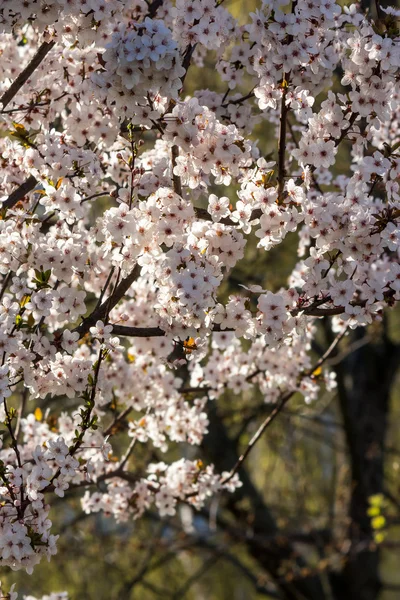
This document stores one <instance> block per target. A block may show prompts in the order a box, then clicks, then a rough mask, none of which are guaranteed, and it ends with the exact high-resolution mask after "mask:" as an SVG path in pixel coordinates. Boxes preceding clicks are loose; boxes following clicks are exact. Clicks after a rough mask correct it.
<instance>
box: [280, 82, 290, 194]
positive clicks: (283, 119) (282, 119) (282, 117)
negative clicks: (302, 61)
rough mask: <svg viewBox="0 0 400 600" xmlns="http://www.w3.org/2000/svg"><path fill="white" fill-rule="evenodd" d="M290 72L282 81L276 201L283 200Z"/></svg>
mask: <svg viewBox="0 0 400 600" xmlns="http://www.w3.org/2000/svg"><path fill="white" fill-rule="evenodd" d="M289 77H290V73H285V76H284V80H283V82H282V87H283V90H282V99H281V114H280V118H279V139H278V202H282V201H283V188H284V187H285V175H286V169H285V153H286V129H287V115H288V111H289V109H288V107H287V105H286V96H287V91H288V87H289Z"/></svg>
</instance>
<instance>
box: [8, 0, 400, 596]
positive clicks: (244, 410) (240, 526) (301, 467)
mask: <svg viewBox="0 0 400 600" xmlns="http://www.w3.org/2000/svg"><path fill="white" fill-rule="evenodd" d="M224 5H225V6H226V7H227V8H228V9H229V10H231V12H232V13H233V15H234V16H235V17H237V18H238V19H239V21H240V22H241V23H244V22H246V20H247V18H248V13H249V12H251V11H253V10H254V9H255V8H256V7H257V5H258V2H257V0H246V2H243V1H242V0H225V3H224ZM364 5H365V6H366V7H367V6H368V5H369V3H368V2H366V3H364ZM370 9H371V10H372V11H373V10H374V9H373V3H372V6H371V7H370ZM336 83H337V82H335V85H336ZM202 88H209V89H212V90H215V91H218V92H225V91H226V87H225V85H224V84H223V82H221V80H220V79H219V77H218V75H217V73H216V72H215V70H214V68H213V57H212V56H209V57H207V59H206V62H205V67H204V68H197V67H192V68H191V70H190V74H189V76H188V78H187V80H186V82H185V91H186V92H187V93H188V94H190V93H192V92H193V91H194V90H195V89H202ZM240 91H241V92H243V93H244V94H246V93H247V92H248V91H249V87H247V88H246V80H244V84H243V85H242V88H241V90H240ZM252 137H253V139H255V140H258V143H259V147H260V149H261V151H262V153H263V154H264V155H268V154H272V156H276V146H277V141H276V136H275V131H274V127H273V126H271V125H269V124H268V123H266V122H265V121H263V122H262V123H260V124H259V125H258V126H257V127H256V128H255V130H254V132H253V136H252ZM349 164H350V160H349V145H348V143H347V145H346V143H343V144H342V146H341V149H340V152H339V155H338V160H337V164H336V170H337V172H338V173H343V172H346V171H347V169H348V165H349ZM229 195H230V197H231V198H232V200H233V201H234V199H235V190H234V189H232V190H231V191H230V192H229ZM256 243H257V241H256V240H254V239H253V240H250V241H249V243H248V245H247V246H246V253H245V256H244V258H243V260H241V261H240V262H239V264H238V265H237V266H236V267H235V269H234V270H233V271H232V273H231V274H230V276H229V278H228V280H227V283H226V284H225V285H224V288H223V290H222V292H221V297H222V298H224V297H225V298H226V297H227V295H228V294H230V293H237V292H239V291H240V289H241V288H239V287H238V285H239V284H240V283H246V284H259V285H262V286H263V287H267V288H268V289H271V290H273V291H275V290H277V289H279V287H280V286H284V285H286V282H287V277H288V275H289V274H290V273H291V271H292V269H293V267H294V265H295V264H296V262H297V260H298V257H297V239H296V235H295V234H289V235H288V236H287V238H286V239H285V241H284V243H283V244H281V245H279V246H278V247H277V248H275V249H273V250H271V251H270V252H268V253H265V252H264V251H263V250H257V248H256ZM366 336H368V339H367V340H366V339H365V338H364V343H365V342H366V341H368V340H369V339H371V340H377V339H380V338H381V337H382V336H389V338H390V341H391V343H393V344H399V343H400V312H399V311H398V310H393V311H391V312H390V313H389V314H388V315H387V318H386V320H384V321H383V324H382V323H381V324H379V323H378V324H374V325H372V326H371V327H369V328H368V330H367V332H366ZM317 341H318V343H319V344H320V345H321V346H322V347H326V346H324V344H325V338H324V334H323V331H322V328H321V332H320V333H319V335H318V338H317ZM350 345H351V342H350V341H349V342H348V346H349V350H350V351H351V347H350ZM345 351H346V350H345V345H343V346H342V350H341V352H345ZM339 358H340V356H339ZM282 368H283V369H284V368H285V365H282ZM367 368H368V365H365V369H367ZM398 381H399V375H398V373H397V376H396V377H395V378H394V379H393V380H392V381H391V386H390V388H391V389H390V409H389V418H388V423H387V430H386V438H385V442H384V443H385V454H384V485H383V488H382V489H383V493H382V495H380V496H379V497H377V498H375V499H374V498H373V499H372V501H371V511H370V512H371V519H373V518H375V525H377V527H376V528H375V529H376V535H375V539H376V543H377V545H379V548H380V560H379V567H378V568H379V575H380V578H381V581H382V583H383V587H382V588H381V590H380V592H379V594H378V595H375V596H372V595H371V596H370V597H371V598H376V599H377V600H396V599H398V598H400V572H399V569H398V563H399V558H400V530H399V525H400V493H399V492H400V482H399V470H400V433H399V423H400V394H399V390H398V386H396V384H397V383H398ZM216 410H217V412H218V417H219V419H220V420H222V422H223V424H224V426H225V428H226V430H227V431H228V432H229V436H230V437H231V438H236V439H237V441H238V443H239V447H240V448H244V447H245V445H246V444H247V442H248V441H249V439H250V438H251V436H252V434H253V433H254V431H255V430H256V429H257V427H258V425H259V423H260V420H261V418H264V417H263V415H264V416H265V410H266V407H265V405H263V403H262V398H261V396H259V395H258V394H257V393H256V392H251V393H249V392H246V393H243V394H242V395H240V396H232V395H229V396H228V395H226V396H225V397H223V398H222V400H220V401H218V407H217V409H216ZM124 436H126V434H124V433H122V435H121V436H120V438H121V439H122V441H121V444H123V443H124V441H126V437H125V440H124ZM207 444H208V439H207V438H206V440H205V442H204V448H203V450H205V452H204V455H205V460H207V458H206V457H207ZM180 451H181V449H180V448H174V449H172V450H171V452H170V453H169V455H168V457H169V458H170V457H175V458H177V457H179V452H180ZM218 452H219V453H220V454H221V455H223V454H224V453H225V452H226V445H225V444H224V442H223V439H221V440H220V447H219V448H218ZM184 453H185V456H188V457H192V456H197V455H198V450H196V451H195V452H194V451H193V449H192V448H185V449H184ZM164 458H165V457H164V456H163V455H162V454H160V453H159V452H158V451H154V450H151V451H150V455H149V450H148V449H146V448H139V447H138V450H137V452H136V453H135V456H134V457H133V458H132V468H133V469H135V468H137V466H138V465H140V464H141V463H142V462H143V461H148V460H149V459H150V460H163V459H164ZM246 468H247V471H248V474H249V476H250V478H251V480H252V482H253V483H254V486H255V487H256V489H257V492H258V493H259V494H260V497H261V499H262V502H263V503H265V505H266V506H267V507H268V510H269V512H270V514H271V515H272V516H273V519H274V521H275V523H276V525H277V527H278V528H279V532H278V535H279V536H280V537H281V543H282V546H284V545H285V543H286V541H285V540H287V538H288V537H290V539H291V540H292V542H293V556H291V557H289V559H288V560H287V561H286V564H282V565H281V567H280V568H281V577H282V579H285V580H287V581H288V582H290V581H291V580H292V579H293V578H294V579H296V577H297V578H300V577H302V576H306V575H307V573H302V572H300V573H299V567H298V566H296V565H295V560H296V556H297V554H298V553H301V554H302V555H303V556H305V557H306V560H307V568H308V569H309V570H311V571H313V573H316V574H317V578H318V579H319V581H320V584H321V589H323V597H322V596H321V598H320V599H318V598H317V600H325V599H326V600H337V598H338V596H337V595H335V594H334V592H333V590H332V587H331V582H330V581H329V578H328V575H327V573H328V571H330V570H337V571H338V572H339V571H340V570H341V569H343V567H344V564H345V556H346V532H347V530H348V527H349V502H350V496H351V473H350V471H351V467H350V464H349V451H348V448H347V444H346V436H345V433H344V430H343V415H342V414H341V411H340V407H339V403H338V394H337V392H336V391H334V392H332V393H328V392H326V393H325V394H322V396H321V397H320V398H319V399H318V401H316V402H315V403H313V404H311V405H305V404H304V401H303V399H302V398H301V397H295V398H294V399H293V400H292V401H291V402H290V403H289V405H288V406H287V407H286V409H285V410H284V411H283V412H282V413H281V415H280V417H279V419H277V421H275V423H274V425H273V427H271V428H269V429H268V431H267V432H266V435H264V437H263V438H262V439H261V440H260V442H259V443H258V445H257V447H256V448H255V450H254V452H253V454H252V455H251V458H250V460H249V461H248V463H247V464H246ZM79 498H80V494H79V493H78V492H76V493H74V494H72V495H71V496H70V497H69V500H68V502H65V501H64V499H56V501H55V502H54V503H53V509H52V513H51V517H52V520H53V522H54V523H55V525H54V530H55V531H58V532H59V533H60V540H59V542H58V554H57V555H56V556H55V557H53V558H52V560H51V562H50V563H45V562H43V563H42V564H41V565H40V566H38V567H37V568H36V569H35V571H34V574H33V575H32V576H29V575H27V574H25V573H22V572H18V573H11V574H10V573H9V572H5V571H4V572H2V573H1V579H2V580H3V581H4V582H7V583H8V584H11V583H14V582H15V583H16V584H17V589H18V591H19V592H20V594H21V595H22V594H24V593H25V594H33V595H37V596H41V595H42V594H45V593H50V592H51V591H58V590H67V591H68V592H69V594H70V598H71V599H72V600H84V599H96V600H133V599H135V600H136V599H137V600H139V599H143V600H147V599H149V600H152V599H156V598H164V599H171V600H178V599H181V598H182V599H183V598H186V599H187V600H206V599H207V600H212V599H218V600H253V599H254V600H258V599H259V598H267V599H268V598H275V597H280V596H278V595H277V592H276V587H275V586H274V584H273V581H272V579H271V577H270V576H269V574H268V572H267V570H265V569H262V568H261V567H260V563H259V561H258V560H257V559H256V558H255V557H254V553H252V552H251V551H250V552H249V544H248V539H249V538H251V536H252V535H254V532H253V526H254V519H255V518H256V512H255V511H254V510H253V508H252V504H251V501H250V499H249V498H246V495H244V496H243V497H242V498H241V499H240V501H239V502H238V503H236V504H235V506H234V508H232V507H230V506H229V505H227V502H228V503H229V501H227V500H226V498H216V499H214V500H213V501H212V502H211V505H210V506H209V507H208V508H207V510H204V511H203V512H202V513H200V514H196V515H192V514H191V513H190V509H189V508H188V507H186V506H183V507H182V508H181V509H180V511H179V513H178V515H177V516H176V517H175V518H172V519H166V520H163V521H160V519H159V518H158V517H157V516H156V514H152V513H150V514H149V515H147V517H146V518H143V519H141V520H140V521H137V522H132V521H128V522H127V523H122V524H116V523H115V522H114V520H113V519H112V518H108V517H107V516H106V515H104V514H91V515H85V514H83V513H82V512H81V508H80V500H79ZM374 503H375V504H374ZM377 517H378V519H377ZM379 519H380V520H379ZM382 519H383V520H382ZM382 524H384V527H383V528H382ZM373 529H374V526H373ZM275 537H276V536H275ZM274 539H275V538H274ZM278 543H279V540H278ZM367 568H368V567H367ZM296 594H297V592H296ZM350 597H351V598H354V600H357V599H358V598H359V599H360V600H364V598H367V596H361V595H357V593H355V594H353V595H352V596H345V595H343V599H345V598H350ZM293 598H298V599H299V600H301V599H306V598H308V596H306V595H301V592H298V595H293Z"/></svg>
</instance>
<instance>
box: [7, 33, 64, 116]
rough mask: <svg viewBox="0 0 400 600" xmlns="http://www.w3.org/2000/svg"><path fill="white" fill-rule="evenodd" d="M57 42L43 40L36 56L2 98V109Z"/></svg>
mask: <svg viewBox="0 0 400 600" xmlns="http://www.w3.org/2000/svg"><path fill="white" fill-rule="evenodd" d="M54 45H55V42H43V44H42V45H41V46H40V48H39V50H38V51H37V52H36V54H35V56H34V57H33V58H32V60H31V61H30V63H29V64H28V65H27V66H26V67H25V69H24V70H23V71H21V73H20V74H19V75H18V77H17V78H16V79H15V81H13V83H12V84H11V85H10V87H9V88H8V90H6V91H5V92H4V94H3V95H2V96H1V98H0V104H2V105H3V106H2V110H4V109H5V107H6V106H7V104H9V103H10V102H11V100H12V99H13V98H14V96H16V95H17V94H18V92H19V90H20V89H21V88H22V86H23V85H24V84H25V83H26V82H27V81H28V79H29V77H30V76H31V75H32V74H33V72H34V71H35V70H36V69H37V68H38V66H39V65H40V63H41V62H42V61H43V59H44V58H45V57H46V56H47V54H48V53H49V52H50V50H51V49H52V48H53V47H54Z"/></svg>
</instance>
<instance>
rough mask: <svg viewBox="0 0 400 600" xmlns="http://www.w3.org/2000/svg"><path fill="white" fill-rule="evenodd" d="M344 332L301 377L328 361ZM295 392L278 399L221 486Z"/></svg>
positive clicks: (236, 469) (235, 470)
mask: <svg viewBox="0 0 400 600" xmlns="http://www.w3.org/2000/svg"><path fill="white" fill-rule="evenodd" d="M346 331H347V328H345V329H344V330H343V331H341V332H340V333H339V334H338V335H337V336H336V338H335V339H334V341H333V342H332V344H331V345H330V346H329V348H328V349H327V350H326V352H324V354H323V355H322V356H321V358H319V359H318V360H317V362H316V363H315V364H314V366H313V367H311V369H309V370H308V371H306V372H305V373H304V374H303V377H310V375H312V374H313V373H314V371H316V370H317V369H318V368H319V367H320V366H321V365H323V363H324V362H325V361H326V360H327V359H328V357H329V356H330V355H331V354H332V352H333V350H334V349H335V348H336V346H337V345H338V344H339V342H340V340H341V339H342V338H343V336H344V335H345V334H346ZM296 391H297V390H292V391H288V392H286V393H284V394H283V395H282V396H281V397H280V399H279V400H278V403H277V404H276V406H275V407H274V409H273V410H272V412H271V413H270V414H269V415H268V416H267V417H266V419H265V420H264V421H263V422H262V423H261V425H260V427H259V428H258V429H257V431H256V433H255V434H254V435H253V437H252V438H251V440H250V442H249V443H248V445H247V447H246V449H245V451H244V452H243V453H242V454H241V455H240V457H239V458H238V460H237V462H236V464H235V465H234V467H233V468H232V469H231V471H230V472H229V474H228V475H227V476H226V477H225V478H224V479H223V480H222V483H223V484H225V483H227V482H228V481H230V480H231V479H232V477H233V476H234V475H235V473H237V471H238V470H239V469H240V467H241V466H242V464H243V462H244V461H245V460H246V458H247V457H248V455H249V454H250V452H251V451H252V449H253V448H254V446H255V445H256V443H257V442H258V440H259V439H260V437H261V436H262V434H263V433H264V431H265V430H266V429H267V427H268V426H269V425H270V424H271V423H272V422H273V421H274V420H275V419H276V417H277V416H278V415H279V413H280V412H281V410H282V409H283V407H284V406H285V405H286V403H287V402H288V401H289V400H290V398H292V396H294V394H295V393H296Z"/></svg>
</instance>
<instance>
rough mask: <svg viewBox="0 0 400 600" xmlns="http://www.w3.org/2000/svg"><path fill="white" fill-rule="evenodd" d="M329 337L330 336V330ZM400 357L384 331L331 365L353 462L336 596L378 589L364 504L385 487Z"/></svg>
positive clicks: (361, 596)
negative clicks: (345, 549) (345, 550)
mask: <svg viewBox="0 0 400 600" xmlns="http://www.w3.org/2000/svg"><path fill="white" fill-rule="evenodd" d="M366 335H368V331H366V330H365V329H364V328H360V329H357V330H355V331H354V333H353V334H352V341H353V342H359V341H361V340H362V339H363V338H364V337H365V336H366ZM328 337H330V338H331V339H333V336H332V333H331V332H330V331H329V330H328ZM350 343H351V342H350ZM399 358H400V357H399V350H398V348H397V347H396V346H395V345H394V344H393V343H392V342H391V341H390V340H389V339H388V337H387V336H386V334H383V336H382V337H381V338H380V339H377V340H374V341H373V342H369V343H366V344H365V345H363V346H361V347H359V348H358V349H357V350H356V351H354V352H352V353H351V354H350V355H349V356H348V357H347V358H346V359H345V360H344V361H343V362H341V363H340V364H339V365H338V366H337V367H336V369H335V370H336V375H337V382H338V395H339V407H340V411H341V414H342V419H343V424H344V431H345V436H346V442H347V446H348V449H349V457H350V466H351V499H350V506H349V519H350V525H349V531H348V535H349V539H350V542H351V550H350V555H349V559H348V560H347V562H346V564H345V566H344V568H343V571H342V573H341V574H340V576H339V577H338V578H334V579H333V586H334V591H335V597H336V598H337V599H338V600H339V599H340V600H376V599H377V598H378V594H379V592H380V590H381V581H380V577H379V549H376V548H375V545H374V544H373V530H372V527H371V519H370V517H369V516H368V514H367V510H368V507H369V498H370V497H371V496H372V495H374V494H379V493H382V492H384V448H385V437H386V431H387V423H388V411H389V400H390V391H391V386H392V383H393V380H394V377H395V374H396V370H397V366H398V364H399Z"/></svg>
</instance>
